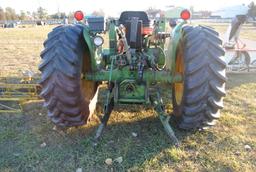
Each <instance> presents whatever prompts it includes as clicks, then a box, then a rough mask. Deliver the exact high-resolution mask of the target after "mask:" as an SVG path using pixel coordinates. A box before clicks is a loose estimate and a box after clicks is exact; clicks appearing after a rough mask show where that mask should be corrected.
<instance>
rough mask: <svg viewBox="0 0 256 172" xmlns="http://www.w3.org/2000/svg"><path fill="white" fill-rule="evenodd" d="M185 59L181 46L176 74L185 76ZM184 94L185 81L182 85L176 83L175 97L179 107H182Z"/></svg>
mask: <svg viewBox="0 0 256 172" xmlns="http://www.w3.org/2000/svg"><path fill="white" fill-rule="evenodd" d="M184 69H185V67H184V58H183V48H182V46H181V45H179V48H178V52H177V56H176V65H175V73H180V74H182V76H184ZM183 94H184V81H183V82H181V83H174V96H175V101H176V103H177V105H180V104H181V102H182V99H183Z"/></svg>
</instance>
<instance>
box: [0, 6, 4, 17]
mask: <svg viewBox="0 0 256 172" xmlns="http://www.w3.org/2000/svg"><path fill="white" fill-rule="evenodd" d="M0 20H5V12H4V9H3V8H2V7H0Z"/></svg>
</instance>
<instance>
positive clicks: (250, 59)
mask: <svg viewBox="0 0 256 172" xmlns="http://www.w3.org/2000/svg"><path fill="white" fill-rule="evenodd" d="M246 20H247V16H246V15H237V16H236V17H235V18H234V19H233V20H232V22H231V24H230V26H229V28H228V30H227V34H226V36H227V38H226V39H227V41H226V43H225V44H224V48H225V49H226V57H227V64H228V70H229V71H238V72H241V71H248V72H249V71H252V70H255V69H256V49H248V48H246V44H245V43H244V42H243V41H242V40H241V39H240V38H239V37H240V32H241V30H242V27H243V24H244V23H245V22H246ZM250 54H251V55H252V56H250Z"/></svg>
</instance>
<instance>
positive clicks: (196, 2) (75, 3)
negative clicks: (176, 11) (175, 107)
mask: <svg viewBox="0 0 256 172" xmlns="http://www.w3.org/2000/svg"><path fill="white" fill-rule="evenodd" d="M252 1H254V2H255V1H256V0H151V1H150V0H0V6H1V7H3V8H5V7H7V6H10V7H12V8H14V9H15V10H16V12H20V10H25V11H36V9H37V8H38V7H39V6H42V7H43V8H46V9H47V11H48V13H50V14H52V13H56V12H57V11H58V8H59V10H60V11H61V12H70V11H76V10H83V11H84V12H85V13H87V14H90V13H91V12H92V11H94V10H99V9H102V10H104V11H105V13H106V14H109V15H116V14H118V13H120V11H122V10H145V9H147V8H148V7H156V8H161V9H164V8H165V7H166V6H168V5H175V6H182V7H186V8H188V7H190V6H194V9H195V10H217V9H220V8H223V7H227V6H233V5H241V4H246V5H248V4H249V3H250V2H252Z"/></svg>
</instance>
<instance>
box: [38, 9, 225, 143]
mask: <svg viewBox="0 0 256 172" xmlns="http://www.w3.org/2000/svg"><path fill="white" fill-rule="evenodd" d="M75 18H76V19H77V20H78V21H79V24H76V25H63V26H58V27H56V28H54V29H53V31H52V32H50V33H49V34H48V39H47V40H46V41H45V42H44V47H45V49H44V50H43V51H42V53H41V57H42V62H41V64H40V66H39V70H40V71H41V72H42V75H41V80H40V85H41V86H42V92H41V94H40V96H41V97H42V98H44V100H45V104H44V105H45V107H47V109H48V117H49V118H50V119H51V120H52V122H53V123H54V124H56V125H57V126H59V127H72V126H80V125H84V124H86V123H87V122H88V121H89V119H90V117H91V115H92V114H93V112H94V109H95V107H96V103H97V97H98V87H99V85H100V84H102V83H103V82H105V83H107V85H108V89H107V95H106V97H105V104H104V108H103V116H102V118H101V124H100V126H99V128H98V130H97V132H96V136H95V143H97V140H98V139H99V138H100V136H101V134H102V131H103V130H104V128H105V127H106V125H107V122H108V120H109V118H110V115H111V112H112V110H113V109H114V107H115V105H118V104H125V105H129V104H145V105H152V107H154V109H155V111H156V112H157V114H158V115H159V118H160V121H161V122H162V124H163V126H164V129H165V131H166V132H167V134H168V136H169V137H170V138H171V140H173V141H174V143H175V144H176V145H178V140H177V138H176V136H175V134H174V132H173V130H172V127H171V126H170V123H169V119H170V115H169V114H167V113H166V112H165V106H164V103H163V101H162V98H161V97H162V91H161V90H162V89H161V86H160V84H161V83H165V84H167V86H168V87H169V89H170V90H172V100H170V101H172V102H173V110H174V111H173V113H174V114H173V115H174V117H175V118H176V119H177V123H178V126H179V127H180V128H182V129H187V130H193V129H202V128H206V127H209V126H212V125H214V124H215V123H216V120H217V119H218V118H219V117H220V109H222V108H223V96H225V82H226V76H225V68H226V63H225V61H224V50H223V49H222V48H221V45H222V41H221V39H220V38H219V34H218V33H217V32H216V31H214V30H212V29H211V28H209V27H206V26H191V25H189V24H188V23H187V20H188V19H189V18H190V12H189V11H188V10H184V11H183V12H182V13H181V18H182V19H183V21H182V22H181V23H179V24H177V25H176V26H174V28H173V31H172V33H167V32H165V31H164V30H165V28H163V26H162V25H163V24H164V25H165V23H162V22H160V23H159V22H158V23H157V22H155V24H154V26H153V28H152V27H151V26H150V20H149V19H148V16H147V14H146V13H145V12H143V11H125V12H122V13H121V16H120V18H119V20H118V21H117V22H116V21H110V22H109V26H108V32H107V34H104V18H103V17H102V18H101V17H90V18H87V22H86V23H87V24H85V22H84V15H83V13H82V12H81V11H77V12H76V13H75ZM164 27H165V26H164ZM167 39H170V40H169V45H168V47H166V46H165V45H164V44H165V40H167Z"/></svg>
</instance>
